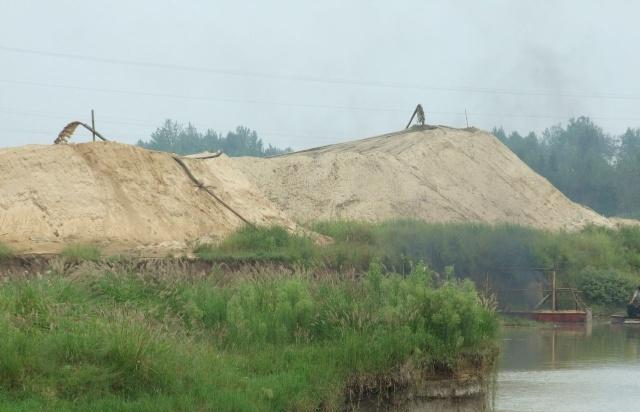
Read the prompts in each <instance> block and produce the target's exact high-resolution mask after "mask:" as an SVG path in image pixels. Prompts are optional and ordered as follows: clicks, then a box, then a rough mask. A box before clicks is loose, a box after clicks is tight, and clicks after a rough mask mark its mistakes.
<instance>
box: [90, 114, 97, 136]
mask: <svg viewBox="0 0 640 412" xmlns="http://www.w3.org/2000/svg"><path fill="white" fill-rule="evenodd" d="M91 129H93V130H91V134H92V135H93V141H94V142H95V141H96V117H95V115H94V114H93V109H91Z"/></svg>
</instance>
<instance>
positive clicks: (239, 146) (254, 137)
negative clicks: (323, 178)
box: [137, 120, 291, 157]
mask: <svg viewBox="0 0 640 412" xmlns="http://www.w3.org/2000/svg"><path fill="white" fill-rule="evenodd" d="M137 144H138V146H142V147H144V148H147V149H151V150H159V151H163V152H171V153H176V154H180V155H188V154H194V153H201V152H205V151H208V152H216V151H218V150H220V151H222V152H223V153H225V154H227V155H228V156H259V157H263V156H273V155H277V154H281V153H287V152H290V151H291V148H285V149H280V148H277V147H274V146H271V145H265V144H264V142H263V141H262V139H260V138H259V137H258V133H257V132H256V131H255V130H251V129H249V128H247V127H244V126H238V127H236V130H234V131H229V132H227V134H226V136H223V135H222V134H220V133H218V132H216V131H215V130H211V129H207V130H206V131H205V132H201V131H198V129H196V127H195V126H194V125H192V124H191V123H189V124H187V125H186V126H184V125H182V124H180V123H178V122H175V121H173V120H166V121H165V122H164V124H163V125H162V126H161V127H159V128H157V129H156V130H155V131H154V132H153V133H151V138H150V139H149V140H148V141H143V140H139V141H138V143H137Z"/></svg>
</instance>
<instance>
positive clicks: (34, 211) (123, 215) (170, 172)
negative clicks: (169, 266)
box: [0, 142, 297, 254]
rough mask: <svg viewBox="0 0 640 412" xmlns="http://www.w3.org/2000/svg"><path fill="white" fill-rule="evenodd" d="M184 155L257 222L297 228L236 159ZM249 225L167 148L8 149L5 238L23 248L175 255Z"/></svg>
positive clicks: (1, 178)
mask: <svg viewBox="0 0 640 412" xmlns="http://www.w3.org/2000/svg"><path fill="white" fill-rule="evenodd" d="M183 161H184V162H185V164H186V165H187V166H188V168H189V169H190V170H191V171H192V173H193V174H194V175H195V176H196V177H197V178H198V179H199V180H200V181H202V182H203V183H204V185H205V186H207V187H208V188H209V189H210V190H212V191H213V192H214V193H215V194H216V195H217V196H218V197H219V198H220V199H222V200H223V201H224V202H225V203H227V204H228V205H229V206H230V207H231V208H232V209H234V210H235V211H237V212H238V213H239V214H240V215H241V216H242V217H244V218H245V219H247V220H248V221H250V222H252V223H254V224H256V225H272V224H278V225H282V226H284V227H287V228H289V229H290V230H296V228H297V227H296V225H295V223H293V222H292V221H291V220H289V219H288V218H287V217H286V216H285V215H284V214H283V213H282V212H281V211H280V210H278V209H277V208H276V207H275V206H274V205H273V204H272V203H271V202H270V201H269V200H267V199H266V198H265V197H264V196H263V195H262V193H261V192H260V191H259V190H257V189H256V187H255V186H254V185H253V184H252V183H250V182H249V181H248V180H247V179H246V178H245V176H244V175H243V174H242V173H241V172H239V171H238V170H236V169H235V168H234V167H233V164H232V163H231V160H230V159H229V158H228V157H226V156H224V155H222V156H220V157H216V158H212V159H206V160H205V159H187V158H183ZM243 224H244V223H243V222H242V220H240V219H239V218H238V217H237V216H236V215H234V213H232V212H230V211H229V210H228V209H227V208H225V207H224V206H223V205H221V204H220V202H219V201H217V200H215V199H214V198H212V197H211V196H210V195H209V194H207V193H206V192H205V191H204V190H202V189H201V188H200V189H199V188H197V187H196V186H195V185H194V183H193V182H192V181H191V180H190V179H189V177H188V176H187V174H186V173H185V171H184V170H183V169H182V168H181V167H180V165H179V164H178V163H176V161H175V160H174V159H173V158H172V157H171V155H169V154H167V153H161V152H154V151H149V150H145V149H142V148H139V147H136V146H130V145H124V144H119V143H113V142H106V143H103V142H100V143H83V144H70V145H54V146H39V145H37V146H36V145H32V146H23V147H18V148H9V149H0V242H2V243H5V244H7V245H9V246H10V247H12V248H13V249H14V250H16V251H17V252H20V253H55V252H59V251H60V250H61V249H62V248H64V247H65V246H66V245H67V244H70V243H93V244H98V245H101V246H102V247H104V248H105V249H106V250H108V251H110V252H136V251H137V252H138V253H140V254H157V253H166V252H167V251H171V250H189V249H190V244H192V243H195V242H198V241H211V240H218V239H220V238H222V237H224V236H226V235H228V234H229V233H231V232H232V231H234V230H236V229H238V228H239V227H241V226H242V225H243Z"/></svg>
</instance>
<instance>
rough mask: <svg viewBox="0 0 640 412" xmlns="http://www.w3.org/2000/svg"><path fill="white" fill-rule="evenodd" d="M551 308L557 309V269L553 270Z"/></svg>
mask: <svg viewBox="0 0 640 412" xmlns="http://www.w3.org/2000/svg"><path fill="white" fill-rule="evenodd" d="M551 310H553V311H555V310H556V271H555V270H552V271H551Z"/></svg>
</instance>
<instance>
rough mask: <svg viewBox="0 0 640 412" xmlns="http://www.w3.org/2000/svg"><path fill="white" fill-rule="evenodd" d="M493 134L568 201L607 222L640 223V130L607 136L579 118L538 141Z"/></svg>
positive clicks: (532, 137) (533, 137)
mask: <svg viewBox="0 0 640 412" xmlns="http://www.w3.org/2000/svg"><path fill="white" fill-rule="evenodd" d="M493 133H494V134H495V135H496V136H497V137H498V138H499V139H500V140H502V142H504V143H505V144H506V145H507V146H508V147H509V148H510V149H511V150H512V151H513V152H514V153H516V154H517V155H518V156H519V157H520V158H521V159H522V160H523V161H524V162H525V163H527V164H528V165H529V166H530V167H531V168H532V169H533V170H535V171H536V172H538V173H540V174H541V175H542V176H544V177H546V178H547V179H549V181H550V182H551V183H553V185H554V186H556V187H557V188H558V189H560V190H561V191H562V192H563V193H564V194H566V195H567V196H568V197H569V198H571V199H572V200H574V201H576V202H579V203H582V204H585V205H587V206H590V207H591V208H593V209H594V210H597V211H598V212H600V213H603V214H605V215H608V216H612V215H616V216H626V217H635V218H639V217H640V185H639V184H638V181H640V129H627V131H626V132H625V133H624V134H623V135H621V136H609V135H607V134H605V133H604V131H603V130H602V128H600V127H598V126H597V125H595V124H594V123H593V122H592V121H591V120H589V118H586V117H579V118H577V119H571V120H569V123H568V124H567V126H566V127H562V126H561V125H557V126H553V127H550V128H548V129H546V130H545V131H544V132H543V133H542V135H541V136H538V135H536V134H535V133H533V132H531V133H529V134H528V135H527V136H523V135H520V134H519V133H518V132H512V133H511V134H509V135H507V133H505V131H504V129H502V128H497V129H494V130H493Z"/></svg>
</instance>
